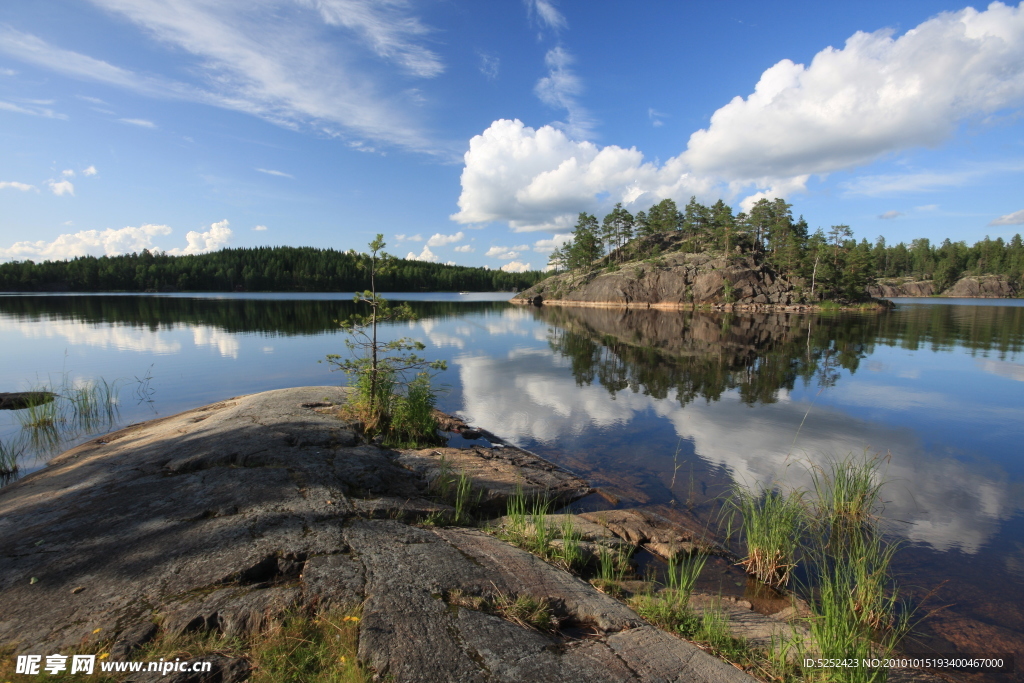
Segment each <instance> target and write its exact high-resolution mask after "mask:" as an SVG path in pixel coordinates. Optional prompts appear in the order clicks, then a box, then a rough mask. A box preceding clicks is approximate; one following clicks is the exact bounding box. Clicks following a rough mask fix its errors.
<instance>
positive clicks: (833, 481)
mask: <svg viewBox="0 0 1024 683" xmlns="http://www.w3.org/2000/svg"><path fill="white" fill-rule="evenodd" d="M888 459H889V457H888V456H885V457H879V456H869V455H868V454H867V453H865V454H864V455H862V456H860V457H855V456H853V455H848V456H846V457H845V458H829V459H827V460H826V461H825V463H824V464H823V465H814V466H812V467H811V482H812V485H813V487H814V498H815V501H814V507H815V522H816V523H817V524H819V525H825V526H826V527H828V528H827V529H823V530H821V531H823V532H826V533H829V534H833V535H835V534H839V535H841V534H845V533H848V532H853V531H855V530H857V529H862V528H865V527H866V526H873V525H874V523H875V521H876V520H877V518H878V515H880V514H881V512H882V502H881V490H882V485H883V483H884V481H885V470H884V468H883V465H885V464H887V463H888Z"/></svg>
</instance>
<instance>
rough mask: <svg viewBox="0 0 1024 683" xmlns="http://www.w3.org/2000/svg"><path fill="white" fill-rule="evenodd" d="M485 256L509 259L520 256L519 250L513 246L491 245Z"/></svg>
mask: <svg viewBox="0 0 1024 683" xmlns="http://www.w3.org/2000/svg"><path fill="white" fill-rule="evenodd" d="M484 256H489V257H491V258H499V259H502V260H508V259H514V258H519V252H518V251H516V250H515V249H513V248H511V247H491V248H490V249H488V250H487V253H486V254H484Z"/></svg>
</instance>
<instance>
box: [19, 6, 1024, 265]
mask: <svg viewBox="0 0 1024 683" xmlns="http://www.w3.org/2000/svg"><path fill="white" fill-rule="evenodd" d="M1022 105H1024V4H1022V5H1017V6H1014V5H1004V4H1000V3H993V4H992V5H989V6H982V5H978V6H976V7H974V8H972V7H969V6H965V5H963V4H951V3H949V2H945V3H943V2H932V1H925V0H919V1H914V0H909V1H907V2H901V3H894V2H891V1H888V2H851V3H841V4H833V5H830V6H829V8H828V11H822V9H821V5H820V4H818V3H814V4H812V3H809V2H788V3H764V2H731V3H725V2H715V3H683V2H677V1H664V2H660V1H653V0H652V1H650V2H644V3H635V4H631V5H629V6H628V7H627V6H626V5H624V4H622V3H617V2H610V1H607V0H590V1H589V2H570V1H569V0H526V1H523V0H488V1H487V2H470V1H465V0H464V1H462V2H457V1H455V0H376V1H373V0H260V1H259V2H253V1H252V0H248V1H246V0H239V1H237V2H233V1H228V0H173V1H171V0H88V1H85V0H78V1H76V2H71V1H70V0H34V1H33V2H31V3H3V5H2V6H0V259H2V260H11V259H27V258H31V259H33V260H42V259H46V258H67V257H71V256H75V255H79V254H83V253H91V254H96V255H100V254H104V253H109V254H115V253H124V252H128V251H135V250H139V249H142V248H150V249H160V250H164V251H168V252H170V253H196V252H202V251H207V250H211V249H216V248H220V247H223V246H229V245H230V246H258V245H293V246H307V245H308V246H317V247H333V248H336V249H346V250H347V249H353V248H354V249H358V250H363V249H365V245H366V243H367V242H368V241H369V240H370V239H372V237H373V235H375V234H376V233H378V232H380V233H383V234H384V235H385V238H386V240H387V242H388V250H389V251H390V252H391V253H394V254H396V255H399V256H405V255H407V254H413V255H415V256H417V257H420V258H424V259H431V260H437V261H440V262H455V263H460V264H466V265H487V266H489V267H491V268H505V269H511V270H518V269H524V268H527V267H532V268H541V267H543V266H544V265H546V263H547V256H548V253H549V252H550V250H551V248H552V247H553V246H554V245H556V244H557V243H559V241H560V240H562V239H564V236H565V235H566V234H567V233H568V232H569V231H570V230H571V227H572V225H573V223H574V222H575V217H576V214H577V213H578V212H579V211H589V212H592V213H596V214H597V215H598V216H599V217H600V216H602V215H603V214H604V213H606V212H607V211H608V210H609V209H610V208H611V206H612V205H613V204H614V203H615V202H616V201H622V202H623V203H625V204H626V206H627V208H629V209H630V210H631V211H633V212H634V213H635V212H636V211H638V210H640V209H645V208H647V207H649V206H650V205H651V204H653V203H655V202H656V201H659V200H661V199H663V198H665V197H672V198H674V199H676V200H677V201H679V202H681V203H685V202H686V201H687V200H688V199H689V197H690V196H691V195H695V196H697V197H698V199H700V200H702V201H705V202H707V203H712V202H714V201H715V200H717V199H719V198H722V199H724V200H726V201H727V202H728V203H730V204H732V205H733V206H734V207H736V209H737V210H740V209H742V208H743V207H745V206H749V205H750V203H752V202H753V201H756V199H757V198H758V197H761V196H783V197H785V198H786V199H787V200H788V201H790V202H792V204H793V207H794V213H796V214H802V215H804V216H805V217H806V219H807V220H808V222H809V224H810V225H811V227H812V228H816V227H819V226H821V227H826V228H827V227H828V226H830V225H833V224H840V223H845V224H848V225H850V226H851V227H852V228H853V230H854V233H855V235H856V236H857V237H858V238H859V237H867V238H868V239H870V240H874V239H875V238H876V237H877V236H878V235H884V236H885V237H886V238H887V240H889V241H890V242H896V241H909V240H911V239H914V238H916V237H929V238H931V239H933V240H939V239H942V238H944V237H950V238H952V239H954V240H960V239H962V240H966V241H968V242H969V243H973V242H974V241H975V240H978V239H981V238H982V237H984V236H985V235H991V236H992V237H996V236H1003V237H1004V238H1007V237H1010V236H1012V235H1013V234H1014V233H1016V232H1024V228H1022V227H1021V226H1022V225H1024V182H1022V181H1024V120H1022V118H1021V111H1022V109H1021V108H1022Z"/></svg>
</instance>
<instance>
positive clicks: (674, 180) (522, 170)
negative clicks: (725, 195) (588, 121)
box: [452, 119, 713, 232]
mask: <svg viewBox="0 0 1024 683" xmlns="http://www.w3.org/2000/svg"><path fill="white" fill-rule="evenodd" d="M712 186H713V183H712V182H711V181H710V180H709V179H707V178H694V177H692V176H691V175H690V174H688V173H687V171H686V169H685V168H684V166H683V164H682V162H681V161H680V160H679V159H678V157H677V158H675V159H671V160H669V161H668V162H666V163H665V164H664V165H662V166H656V165H655V164H653V163H649V162H644V157H643V154H641V153H640V152H639V151H637V149H636V148H635V147H631V148H629V149H624V148H622V147H618V146H616V145H609V146H607V147H598V146H597V145H595V144H594V143H592V142H587V141H580V142H577V141H574V140H571V139H570V138H569V136H567V135H566V134H565V133H564V132H563V131H561V130H558V129H556V128H554V127H552V126H542V127H541V128H538V129H536V130H535V129H533V128H530V127H529V126H526V125H524V124H523V122H522V121H519V120H515V121H509V120H507V119H501V120H498V121H495V122H494V123H492V124H491V125H490V127H489V128H488V129H487V130H485V131H484V132H483V133H482V134H480V135H477V136H475V137H474V138H473V139H472V140H470V142H469V151H468V152H466V155H465V167H464V168H463V170H462V194H461V195H460V196H459V211H458V213H456V214H454V215H453V216H452V219H454V220H455V221H457V222H459V223H467V224H473V223H485V222H489V221H507V222H508V224H509V226H510V227H511V228H512V229H513V230H515V231H517V232H525V231H532V230H551V231H553V232H567V231H569V230H571V228H572V226H573V224H574V223H575V222H576V217H577V214H578V213H579V212H580V211H590V212H592V213H596V212H604V211H605V210H607V209H610V208H611V207H612V206H613V205H614V204H615V202H622V203H623V204H624V205H625V206H626V207H627V208H629V209H630V210H631V211H636V210H637V209H638V208H646V207H647V206H649V205H650V204H653V203H654V202H655V201H657V200H658V199H660V198H663V197H674V198H677V199H679V200H683V198H684V197H685V198H686V199H688V198H689V197H690V195H693V194H695V195H698V196H705V195H707V194H709V192H710V190H711V188H712Z"/></svg>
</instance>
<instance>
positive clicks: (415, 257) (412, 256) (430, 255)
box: [405, 244, 437, 263]
mask: <svg viewBox="0 0 1024 683" xmlns="http://www.w3.org/2000/svg"><path fill="white" fill-rule="evenodd" d="M405 258H406V259H408V260H409V261H431V262H432V263H437V254H435V253H434V252H432V251H430V247H429V246H427V245H425V244H424V245H423V251H421V252H420V253H419V254H417V253H416V252H414V251H410V252H409V253H408V254H406V255H405Z"/></svg>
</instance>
